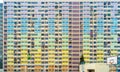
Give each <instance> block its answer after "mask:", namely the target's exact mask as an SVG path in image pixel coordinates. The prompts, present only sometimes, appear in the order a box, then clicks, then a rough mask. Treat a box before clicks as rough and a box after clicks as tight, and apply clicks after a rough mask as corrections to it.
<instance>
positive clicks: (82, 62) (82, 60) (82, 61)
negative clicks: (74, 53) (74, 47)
mask: <svg viewBox="0 0 120 72" xmlns="http://www.w3.org/2000/svg"><path fill="white" fill-rule="evenodd" d="M80 64H85V61H84V56H83V54H82V56H81V58H80Z"/></svg>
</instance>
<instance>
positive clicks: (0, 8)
mask: <svg viewBox="0 0 120 72" xmlns="http://www.w3.org/2000/svg"><path fill="white" fill-rule="evenodd" d="M2 68H3V4H2V3H0V69H2Z"/></svg>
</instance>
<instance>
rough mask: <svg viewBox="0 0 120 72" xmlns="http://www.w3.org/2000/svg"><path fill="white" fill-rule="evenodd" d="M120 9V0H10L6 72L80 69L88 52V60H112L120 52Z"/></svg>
mask: <svg viewBox="0 0 120 72" xmlns="http://www.w3.org/2000/svg"><path fill="white" fill-rule="evenodd" d="M119 8H120V2H119V1H84V0H83V1H73V0H70V1H63V0H62V1H60V0H58V1H37V0H35V1H32V0H30V1H28V0H19V1H16V0H4V72H79V64H80V56H81V55H82V54H83V55H84V59H85V62H86V63H106V60H107V57H108V56H116V55H119V54H120V52H119V51H120V49H119V47H120V34H119V33H120V30H119V29H120V25H119V23H120V21H119V19H120V18H119V16H120V10H119ZM118 59H119V57H118ZM118 69H119V68H118Z"/></svg>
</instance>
